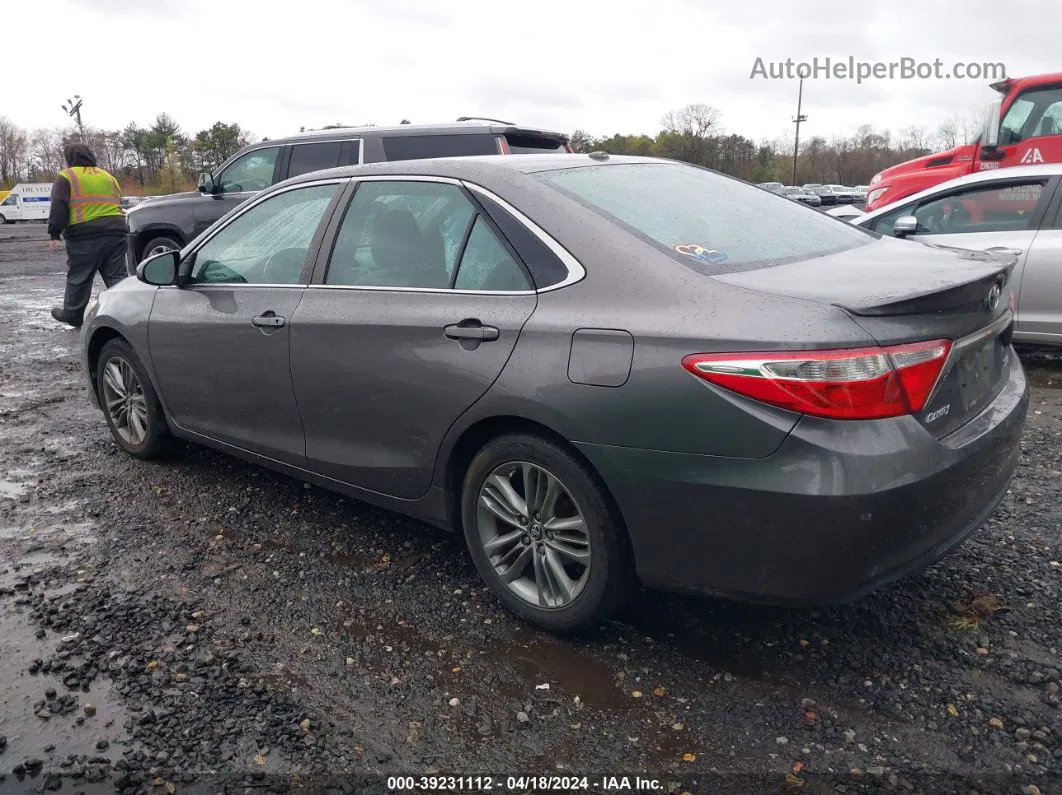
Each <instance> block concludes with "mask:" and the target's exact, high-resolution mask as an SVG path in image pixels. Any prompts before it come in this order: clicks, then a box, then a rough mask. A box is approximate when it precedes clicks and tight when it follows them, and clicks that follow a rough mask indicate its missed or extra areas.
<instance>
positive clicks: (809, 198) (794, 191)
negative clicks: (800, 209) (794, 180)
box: [782, 185, 822, 207]
mask: <svg viewBox="0 0 1062 795" xmlns="http://www.w3.org/2000/svg"><path fill="white" fill-rule="evenodd" d="M782 195H783V196H785V197H786V198H787V199H792V200H793V201H795V202H800V203H801V204H807V205H808V206H810V207H818V206H819V205H820V204H822V199H821V198H819V195H818V194H817V193H809V192H808V191H806V190H804V189H803V188H798V187H797V186H796V185H787V186H786V187H785V188H784V189H783V190H782Z"/></svg>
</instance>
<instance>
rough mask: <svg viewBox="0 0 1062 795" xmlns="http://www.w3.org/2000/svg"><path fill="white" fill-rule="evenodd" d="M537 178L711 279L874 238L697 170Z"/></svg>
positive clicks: (623, 168) (607, 170)
mask: <svg viewBox="0 0 1062 795" xmlns="http://www.w3.org/2000/svg"><path fill="white" fill-rule="evenodd" d="M534 176H536V177H537V178H538V179H540V180H541V181H542V182H544V183H546V184H547V185H550V186H552V187H553V188H555V189H556V190H558V191H560V192H561V193H564V194H566V195H567V196H569V197H571V198H573V199H574V200H575V201H577V202H579V203H581V204H583V205H585V206H587V207H589V208H590V209H592V210H595V211H596V212H598V213H599V214H601V215H603V216H604V217H605V218H606V219H608V220H611V221H613V222H614V223H616V224H617V225H619V226H621V227H624V228H626V229H627V230H628V231H630V232H633V233H634V234H635V235H637V236H639V237H641V238H642V239H644V240H646V241H648V242H650V243H652V244H654V245H655V246H657V247H659V248H660V249H662V250H663V251H666V252H667V253H668V254H670V255H671V256H672V257H674V258H675V259H677V260H678V261H679V262H682V263H683V264H685V265H688V266H689V267H691V268H693V269H694V270H698V271H701V272H704V273H707V274H716V273H725V272H732V271H738V270H750V269H753V268H759V267H769V266H771V265H780V264H783V263H785V262H793V261H796V260H801V259H809V258H812V257H821V256H825V255H827V254H832V253H836V252H839V251H845V250H847V249H850V248H855V247H856V246H860V245H865V244H866V243H869V242H870V241H871V239H872V238H870V237H869V236H868V235H867V233H866V232H865V231H863V230H860V229H855V228H852V227H851V226H850V225H847V224H839V223H837V222H836V220H834V219H833V218H830V217H828V216H825V215H822V216H820V215H819V214H817V213H809V212H808V211H807V209H806V208H804V207H801V206H799V205H798V204H796V203H795V202H779V201H778V200H777V199H776V198H774V197H773V196H770V195H768V194H766V193H765V192H764V191H762V190H760V189H758V188H756V187H755V186H754V185H749V184H747V183H744V182H741V181H739V180H735V179H731V178H729V177H724V176H722V175H720V174H716V173H714V172H711V171H708V170H706V169H701V168H696V167H694V166H687V165H680V164H671V163H659V164H657V163H653V164H642V163H637V164H635V163H623V164H615V165H602V166H586V167H581V168H570V169H562V170H554V171H542V172H539V173H537V174H535V175H534Z"/></svg>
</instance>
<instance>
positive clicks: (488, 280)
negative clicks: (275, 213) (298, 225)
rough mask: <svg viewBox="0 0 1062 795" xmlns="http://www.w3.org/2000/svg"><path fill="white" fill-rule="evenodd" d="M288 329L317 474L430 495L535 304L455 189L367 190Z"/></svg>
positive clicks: (401, 493)
mask: <svg viewBox="0 0 1062 795" xmlns="http://www.w3.org/2000/svg"><path fill="white" fill-rule="evenodd" d="M337 227H338V231H337V233H336V235H335V242H334V245H333V246H332V248H331V251H330V252H326V251H324V250H322V253H321V255H320V257H319V258H318V264H317V270H316V271H315V275H314V280H313V281H314V284H311V286H310V287H309V288H307V290H306V291H305V293H306V294H305V297H304V298H303V300H302V303H300V304H299V307H298V309H297V310H296V311H295V316H294V318H293V321H292V325H291V334H292V337H291V349H292V355H291V372H292V378H293V380H294V383H295V394H296V396H297V398H298V401H299V408H300V410H301V412H302V417H303V421H304V424H305V429H306V456H307V463H308V466H309V467H310V469H311V470H313V471H315V472H319V473H320V474H322V475H325V476H327V477H330V478H332V479H334V480H338V481H342V482H344V483H349V484H352V485H355V486H358V487H360V488H363V489H368V490H371V491H375V492H379V493H382V494H387V495H391V496H394V497H399V498H403V499H415V498H418V497H420V496H422V495H423V494H425V493H426V492H427V490H428V488H429V485H430V482H431V476H432V472H433V469H434V465H435V458H436V454H437V452H438V449H439V445H440V443H441V441H442V439H443V436H444V435H445V434H446V432H447V430H448V429H449V428H450V426H451V425H452V424H453V423H454V421H455V420H456V419H457V418H458V417H459V416H460V415H461V414H462V413H463V412H464V411H465V410H466V409H468V408H469V407H470V406H471V405H472V404H473V403H475V402H476V400H478V399H479V398H480V397H481V396H482V395H483V394H484V393H485V392H486V391H487V390H488V389H489V388H490V386H491V384H492V383H494V381H495V380H496V379H497V377H498V375H499V374H500V373H501V371H502V368H503V367H504V366H505V363H506V361H507V360H508V358H509V355H510V354H511V353H512V350H513V346H514V345H515V344H516V340H517V337H518V336H519V334H520V330H521V329H522V327H523V325H524V323H525V322H526V321H527V319H528V318H529V317H530V316H531V313H532V312H533V311H534V309H535V305H536V302H537V296H536V294H535V292H534V290H533V289H532V287H531V281H530V279H529V277H528V276H527V274H526V272H525V270H524V266H523V264H522V263H521V262H520V261H519V260H518V259H517V257H516V254H515V252H513V251H512V250H511V248H510V247H509V245H508V243H507V242H506V241H505V240H504V238H503V237H502V236H501V234H500V233H499V232H498V231H497V229H496V228H495V227H494V226H493V224H492V222H491V221H489V220H488V219H487V217H486V216H484V215H481V214H480V212H479V209H478V206H477V205H476V203H475V202H474V201H473V200H472V199H471V198H470V196H469V195H468V194H467V193H466V192H465V190H464V189H463V188H462V187H460V186H459V185H457V184H453V183H449V182H441V181H431V180H403V179H401V178H394V179H393V180H365V181H362V182H361V183H360V184H359V185H358V187H357V190H356V192H355V193H354V197H353V199H352V200H351V202H350V204H349V205H348V207H347V209H346V212H345V214H344V215H343V217H342V220H341V221H339V222H338V223H337Z"/></svg>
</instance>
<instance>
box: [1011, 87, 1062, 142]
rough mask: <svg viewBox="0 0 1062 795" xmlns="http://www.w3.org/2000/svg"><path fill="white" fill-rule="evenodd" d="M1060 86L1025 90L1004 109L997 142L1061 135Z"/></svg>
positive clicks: (1061, 108) (1061, 89)
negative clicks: (1005, 110) (1004, 113)
mask: <svg viewBox="0 0 1062 795" xmlns="http://www.w3.org/2000/svg"><path fill="white" fill-rule="evenodd" d="M1060 122H1062V86H1056V87H1054V88H1037V89H1033V90H1032V91H1026V92H1025V93H1024V94H1022V95H1021V96H1020V97H1018V98H1017V99H1016V100H1014V102H1013V103H1011V106H1010V107H1009V108H1008V109H1007V113H1006V115H1005V116H1004V117H1003V121H1002V123H1001V124H1000V126H999V143H1000V145H1001V146H1007V145H1010V144H1016V143H1020V142H1021V141H1024V140H1025V139H1026V138H1034V137H1037V136H1040V135H1062V124H1060Z"/></svg>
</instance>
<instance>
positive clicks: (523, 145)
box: [505, 133, 568, 155]
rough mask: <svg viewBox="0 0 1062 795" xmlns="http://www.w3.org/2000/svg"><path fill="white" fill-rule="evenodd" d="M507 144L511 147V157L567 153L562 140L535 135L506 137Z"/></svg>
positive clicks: (510, 135)
mask: <svg viewBox="0 0 1062 795" xmlns="http://www.w3.org/2000/svg"><path fill="white" fill-rule="evenodd" d="M505 143H507V144H508V145H509V154H511V155H542V154H548V153H550V152H567V151H568V150H567V149H566V148H565V142H564V140H562V139H557V138H546V137H543V136H535V135H513V134H512V133H509V134H507V135H506V136H505Z"/></svg>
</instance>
